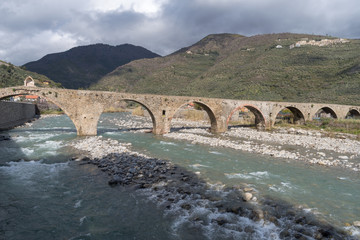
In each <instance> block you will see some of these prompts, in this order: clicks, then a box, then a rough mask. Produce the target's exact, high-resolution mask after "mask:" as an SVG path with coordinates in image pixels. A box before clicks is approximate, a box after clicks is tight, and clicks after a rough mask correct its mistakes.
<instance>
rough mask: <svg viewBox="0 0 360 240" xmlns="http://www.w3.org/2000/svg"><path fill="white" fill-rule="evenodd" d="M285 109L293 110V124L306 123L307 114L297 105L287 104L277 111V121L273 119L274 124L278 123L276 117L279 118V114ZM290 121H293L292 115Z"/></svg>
mask: <svg viewBox="0 0 360 240" xmlns="http://www.w3.org/2000/svg"><path fill="white" fill-rule="evenodd" d="M285 109H288V110H289V111H290V112H291V114H292V117H293V121H292V123H293V124H304V123H305V116H304V114H303V113H302V111H301V110H300V109H298V108H297V107H292V106H286V107H284V108H282V109H281V110H280V111H278V112H277V114H276V116H275V121H273V125H275V124H276V119H277V118H279V114H280V113H281V112H282V111H284V110H285ZM288 121H291V119H290V117H289V119H288Z"/></svg>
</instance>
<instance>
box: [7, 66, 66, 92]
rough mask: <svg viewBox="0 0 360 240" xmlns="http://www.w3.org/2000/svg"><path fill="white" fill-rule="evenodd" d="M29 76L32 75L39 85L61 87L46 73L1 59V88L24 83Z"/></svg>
mask: <svg viewBox="0 0 360 240" xmlns="http://www.w3.org/2000/svg"><path fill="white" fill-rule="evenodd" d="M27 76H31V77H32V78H33V79H34V81H35V84H36V86H38V87H61V84H60V83H55V82H54V81H52V80H50V79H49V78H47V77H46V76H44V75H41V74H37V73H34V72H30V71H27V70H25V69H23V68H20V67H17V66H14V65H12V64H11V63H7V62H4V61H1V60H0V88H4V87H14V86H21V85H24V80H25V78H26V77H27Z"/></svg>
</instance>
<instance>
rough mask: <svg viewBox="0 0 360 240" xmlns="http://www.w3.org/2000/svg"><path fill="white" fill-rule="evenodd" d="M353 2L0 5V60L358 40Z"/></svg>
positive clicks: (358, 11)
mask: <svg viewBox="0 0 360 240" xmlns="http://www.w3.org/2000/svg"><path fill="white" fill-rule="evenodd" d="M359 15H360V5H359V4H358V3H357V1H356V0H318V1H313V0H303V1H288V0H252V1H248V0H178V1H175V0H171V1H170V0H141V1H140V0H103V1H97V0H62V1H57V2H56V3H54V2H53V1H45V0H12V1H3V2H1V3H0V16H1V18H2V22H1V24H0V59H1V60H5V61H9V62H12V63H14V64H16V65H21V64H24V63H26V62H28V61H33V60H37V59H39V58H41V57H42V56H44V55H46V54H48V53H53V52H59V51H65V50H68V49H69V48H71V47H75V46H78V45H86V44H93V43H99V42H101V43H107V44H112V45H119V44H123V43H131V44H135V45H140V46H143V47H145V48H148V49H149V50H151V51H154V52H156V53H159V54H162V55H166V54H169V53H171V52H173V51H176V50H178V49H179V48H182V47H185V46H188V45H191V44H193V43H195V42H197V41H198V40H200V39H201V38H203V37H205V36H206V35H208V34H212V33H223V32H228V33H238V34H242V35H246V36H251V35H255V34H263V33H278V32H297V33H310V34H311V33H313V34H323V35H325V34H330V35H333V36H339V37H347V38H359V36H360V22H359V21H358V20H357V19H358V16H359Z"/></svg>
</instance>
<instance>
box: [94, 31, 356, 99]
mask: <svg viewBox="0 0 360 240" xmlns="http://www.w3.org/2000/svg"><path fill="white" fill-rule="evenodd" d="M305 39H307V40H308V41H311V40H314V41H316V43H317V42H318V41H320V40H324V39H330V40H332V39H336V38H334V37H329V36H321V35H309V34H293V33H281V34H264V35H256V36H251V37H245V36H241V35H236V34H211V35H208V36H206V37H205V38H203V39H201V40H200V41H199V42H197V43H195V44H193V45H191V46H189V47H185V48H182V49H179V50H178V51H175V52H174V53H172V54H170V55H168V56H165V57H159V58H154V59H143V60H137V61H133V62H130V63H128V64H125V65H123V66H120V67H118V68H116V69H115V70H114V71H112V72H111V73H108V74H107V75H106V76H104V77H103V78H102V79H100V81H98V82H97V83H96V84H93V85H92V86H91V87H90V89H97V90H110V91H123V92H131V93H150V94H165V95H180V96H181V95H187V96H199V97H219V98H232V99H247V100H268V101H290V102H291V101H293V102H308V101H311V102H328V103H341V104H356V105H360V96H359V94H358V92H360V67H359V66H360V56H359V55H358V54H356V53H357V52H359V51H360V40H358V39H350V40H349V42H348V43H341V44H340V43H339V44H330V45H327V46H312V45H301V46H298V47H295V45H297V43H298V42H300V41H307V40H305ZM330 42H331V41H330Z"/></svg>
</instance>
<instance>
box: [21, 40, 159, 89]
mask: <svg viewBox="0 0 360 240" xmlns="http://www.w3.org/2000/svg"><path fill="white" fill-rule="evenodd" d="M158 56H159V55H158V54H156V53H153V52H151V51H149V50H147V49H145V48H143V47H139V46H134V45H131V44H122V45H118V46H110V45H107V44H93V45H87V46H79V47H75V48H72V49H70V50H68V51H65V52H60V53H53V54H48V55H46V56H44V57H43V58H41V59H40V60H37V61H34V62H29V63H26V64H25V65H24V66H25V67H26V68H27V69H29V70H30V71H33V72H37V73H40V74H44V75H46V76H47V77H49V78H51V79H53V80H54V81H56V82H59V83H61V84H62V85H63V86H64V87H65V88H73V89H78V88H87V87H89V86H90V85H91V84H92V83H96V82H97V81H98V80H99V79H100V78H102V77H103V76H105V75H106V74H107V73H109V72H111V71H113V70H114V69H116V68H117V67H119V66H121V65H124V64H127V63H129V62H131V61H133V60H136V59H142V58H154V57H158Z"/></svg>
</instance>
